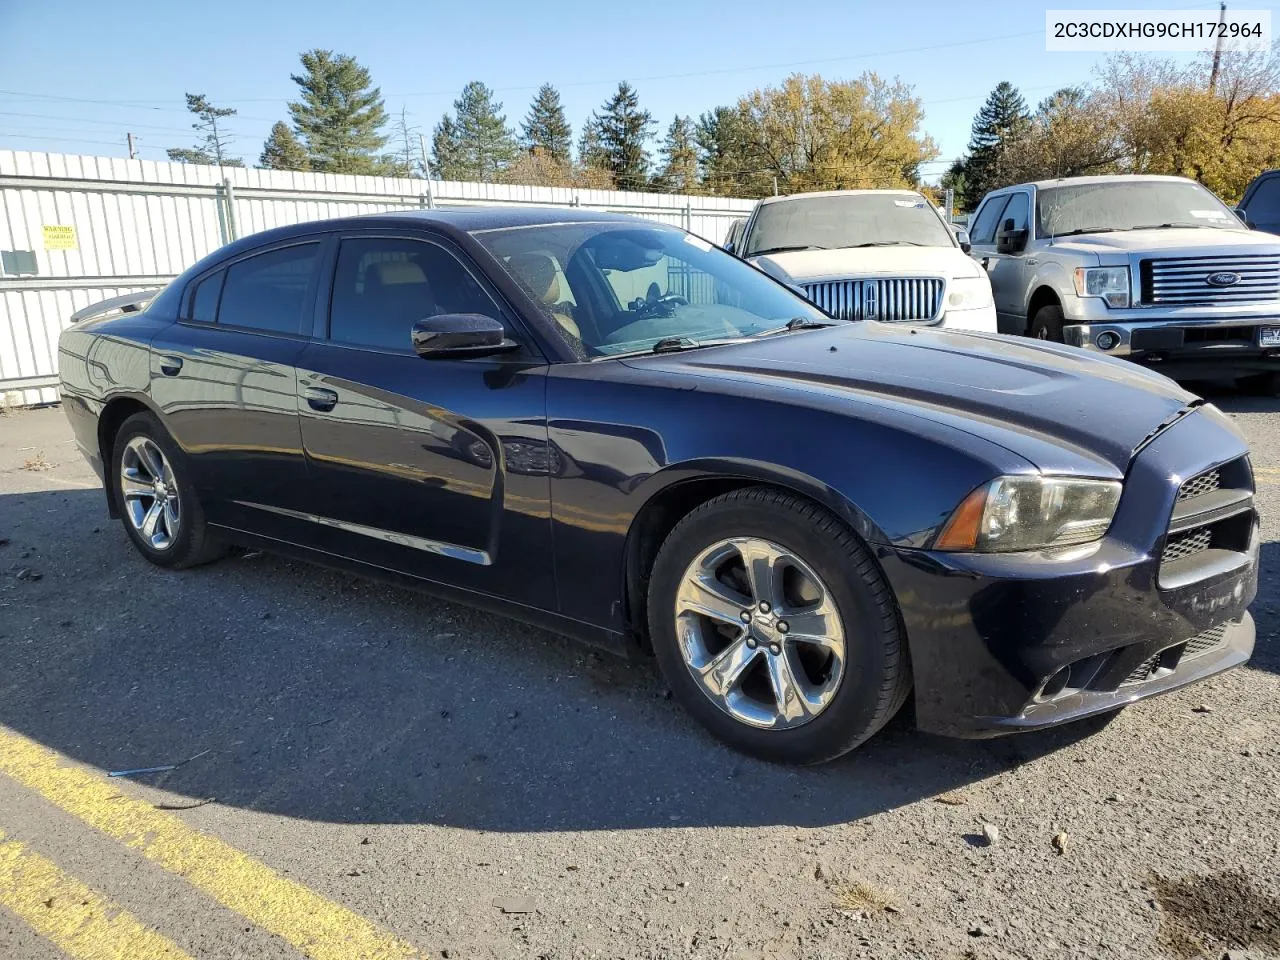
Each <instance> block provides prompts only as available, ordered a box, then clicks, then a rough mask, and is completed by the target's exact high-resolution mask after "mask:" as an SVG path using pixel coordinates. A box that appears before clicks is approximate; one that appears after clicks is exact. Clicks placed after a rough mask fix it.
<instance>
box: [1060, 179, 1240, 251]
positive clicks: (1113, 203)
mask: <svg viewBox="0 0 1280 960" xmlns="http://www.w3.org/2000/svg"><path fill="white" fill-rule="evenodd" d="M1166 227H1211V228H1217V229H1241V227H1240V223H1239V221H1237V220H1236V218H1235V216H1234V215H1232V213H1231V211H1230V210H1228V209H1227V208H1226V207H1225V206H1224V205H1223V203H1222V201H1221V200H1219V199H1218V198H1217V197H1215V196H1214V195H1213V194H1212V193H1210V192H1209V191H1208V190H1206V189H1205V188H1204V187H1202V186H1201V185H1200V184H1198V183H1192V182H1191V181H1177V180H1119V181H1110V182H1107V183H1078V184H1071V185H1068V186H1061V187H1048V188H1046V189H1043V190H1040V191H1039V192H1038V194H1037V195H1036V233H1037V235H1038V236H1042V237H1053V236H1058V237H1060V236H1063V235H1065V234H1070V233H1073V232H1074V233H1099V232H1104V231H1109V230H1138V229H1145V228H1154V229H1160V228H1166Z"/></svg>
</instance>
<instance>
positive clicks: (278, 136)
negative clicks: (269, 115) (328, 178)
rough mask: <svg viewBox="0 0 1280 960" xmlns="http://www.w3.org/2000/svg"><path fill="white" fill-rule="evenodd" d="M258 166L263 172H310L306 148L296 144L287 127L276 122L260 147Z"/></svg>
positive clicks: (295, 138) (281, 122)
mask: <svg viewBox="0 0 1280 960" xmlns="http://www.w3.org/2000/svg"><path fill="white" fill-rule="evenodd" d="M258 166H260V167H262V168H263V169H264V170H310V169H311V161H310V160H308V159H307V151H306V148H305V147H303V146H302V144H301V143H299V142H298V138H297V137H295V136H294V135H293V131H292V130H290V129H289V125H288V124H286V123H284V122H283V121H281V120H277V121H276V122H275V124H274V125H273V126H272V127H271V135H270V136H269V137H267V140H266V143H264V144H263V145H262V156H260V157H259V158H258Z"/></svg>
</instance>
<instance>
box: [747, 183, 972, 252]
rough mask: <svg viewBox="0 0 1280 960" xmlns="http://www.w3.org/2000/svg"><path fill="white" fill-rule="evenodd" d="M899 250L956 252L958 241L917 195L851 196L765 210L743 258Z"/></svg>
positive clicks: (813, 199) (786, 203)
mask: <svg viewBox="0 0 1280 960" xmlns="http://www.w3.org/2000/svg"><path fill="white" fill-rule="evenodd" d="M900 244H901V245H909V246H921V247H954V246H955V241H954V239H953V238H952V234H951V231H950V230H948V229H947V228H946V227H945V226H944V225H943V223H942V219H941V218H940V217H939V216H938V214H937V212H936V211H934V209H933V207H932V206H931V205H930V203H929V201H928V200H926V199H925V198H924V197H922V196H920V194H918V193H849V194H843V195H838V196H833V197H794V198H789V199H787V200H782V201H779V202H777V203H766V204H764V205H762V206H761V207H760V212H759V213H757V214H756V219H755V225H754V226H752V228H751V236H750V238H749V240H748V245H747V249H746V250H745V251H743V254H744V255H745V256H759V255H761V254H765V253H769V252H770V251H783V250H806V249H811V248H815V247H816V248H818V249H822V250H834V249H836V248H839V247H860V246H882V245H883V246H896V245H900Z"/></svg>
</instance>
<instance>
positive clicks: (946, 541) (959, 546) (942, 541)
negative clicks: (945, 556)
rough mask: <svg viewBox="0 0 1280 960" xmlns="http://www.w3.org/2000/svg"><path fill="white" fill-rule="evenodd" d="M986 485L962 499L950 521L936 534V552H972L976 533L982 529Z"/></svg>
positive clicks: (985, 503) (976, 541) (976, 540)
mask: <svg viewBox="0 0 1280 960" xmlns="http://www.w3.org/2000/svg"><path fill="white" fill-rule="evenodd" d="M987 489H988V485H987V484H985V483H984V484H983V485H982V486H980V487H979V488H978V489H977V490H975V491H973V493H971V494H969V495H968V496H967V497H965V498H964V501H963V502H962V503H961V504H960V506H958V507H956V512H955V513H953V514H951V519H950V520H948V521H947V525H946V526H945V527H943V528H942V532H941V533H940V534H938V539H937V541H936V542H935V543H934V545H933V546H934V549H936V550H972V549H973V548H974V547H976V546H977V545H978V531H979V529H981V527H982V511H983V510H984V509H986V506H987Z"/></svg>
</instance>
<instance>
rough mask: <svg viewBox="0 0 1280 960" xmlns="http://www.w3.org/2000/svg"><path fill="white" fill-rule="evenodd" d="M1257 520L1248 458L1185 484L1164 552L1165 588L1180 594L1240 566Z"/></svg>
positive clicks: (1162, 583)
mask: <svg viewBox="0 0 1280 960" xmlns="http://www.w3.org/2000/svg"><path fill="white" fill-rule="evenodd" d="M1257 516H1258V515H1257V512H1256V510H1255V509H1254V503H1253V482H1252V473H1251V472H1250V469H1249V463H1248V460H1247V459H1245V458H1244V457H1240V458H1239V459H1237V460H1232V461H1230V462H1228V463H1224V464H1222V465H1221V466H1219V467H1215V468H1214V469H1212V470H1205V471H1203V472H1202V473H1198V474H1196V475H1195V476H1193V477H1190V478H1188V479H1187V480H1184V481H1183V482H1182V485H1181V486H1180V487H1179V488H1178V494H1177V497H1176V499H1175V500H1174V504H1173V515H1172V516H1171V517H1170V519H1169V530H1168V533H1167V534H1166V536H1165V539H1164V544H1163V546H1162V547H1161V550H1160V575H1159V583H1160V587H1161V588H1162V589H1177V588H1179V587H1184V586H1188V585H1190V584H1192V583H1195V582H1197V581H1199V580H1203V579H1206V578H1208V577H1212V576H1215V575H1217V574H1219V573H1222V572H1224V571H1226V570H1228V569H1234V568H1236V567H1238V566H1239V563H1240V562H1242V561H1244V560H1245V558H1246V557H1247V555H1248V553H1249V549H1250V546H1251V545H1252V542H1253V536H1254V528H1255V526H1256V525H1257Z"/></svg>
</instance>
